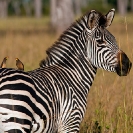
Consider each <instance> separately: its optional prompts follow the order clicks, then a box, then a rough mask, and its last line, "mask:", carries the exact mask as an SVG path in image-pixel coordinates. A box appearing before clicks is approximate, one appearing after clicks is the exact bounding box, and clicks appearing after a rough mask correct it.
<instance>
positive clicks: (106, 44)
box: [87, 9, 132, 76]
mask: <svg viewBox="0 0 133 133" xmlns="http://www.w3.org/2000/svg"><path fill="white" fill-rule="evenodd" d="M114 15H115V10H114V9H111V10H110V11H109V12H108V13H107V14H106V15H102V14H100V13H98V12H96V11H95V10H92V11H91V12H90V13H89V15H88V17H87V26H88V28H87V34H88V37H89V38H88V42H87V57H88V58H89V60H90V62H91V63H92V64H93V65H94V66H95V67H97V68H103V69H105V70H108V71H111V72H116V73H117V74H118V75H119V76H126V75H127V74H128V73H129V71H130V69H131V66H132V63H131V62H130V60H129V58H128V57H127V55H126V54H125V53H124V52H123V51H122V50H120V49H119V47H118V45H117V42H116V39H115V37H114V36H113V35H112V34H111V33H110V32H109V31H108V30H107V28H108V27H109V26H110V25H111V23H112V21H113V18H114Z"/></svg>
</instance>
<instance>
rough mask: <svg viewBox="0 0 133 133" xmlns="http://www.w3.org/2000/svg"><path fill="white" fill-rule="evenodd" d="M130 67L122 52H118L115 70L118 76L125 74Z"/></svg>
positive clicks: (130, 64) (129, 62)
mask: <svg viewBox="0 0 133 133" xmlns="http://www.w3.org/2000/svg"><path fill="white" fill-rule="evenodd" d="M131 67H132V63H131V61H130V60H129V58H128V57H127V55H126V54H125V53H124V52H120V53H119V54H118V65H117V66H116V68H115V69H116V72H117V74H118V75H119V76H127V74H128V73H129V72H130V70H131Z"/></svg>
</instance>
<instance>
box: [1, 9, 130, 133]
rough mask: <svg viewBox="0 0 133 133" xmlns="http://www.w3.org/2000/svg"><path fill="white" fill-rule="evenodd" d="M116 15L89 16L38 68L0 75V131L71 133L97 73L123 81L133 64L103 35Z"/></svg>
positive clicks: (93, 13)
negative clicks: (116, 75) (113, 74)
mask: <svg viewBox="0 0 133 133" xmlns="http://www.w3.org/2000/svg"><path fill="white" fill-rule="evenodd" d="M114 12H115V10H114V9H112V10H110V11H109V12H108V13H107V14H106V15H105V16H104V15H102V14H100V13H98V12H96V11H95V10H92V11H91V12H89V13H88V14H86V15H84V16H83V17H82V18H80V19H79V20H78V21H76V22H75V23H74V24H73V25H71V26H70V28H69V29H68V30H66V31H65V32H64V33H63V34H62V36H61V37H60V38H59V40H58V41H57V42H56V43H55V44H54V45H53V46H52V47H51V48H50V49H48V50H47V54H48V56H47V58H46V59H45V60H42V61H41V63H40V68H38V69H36V70H34V71H30V72H27V73H26V72H23V71H19V70H14V69H7V68H1V69H0V119H1V124H0V129H1V132H2V131H3V132H4V131H5V132H8V133H21V132H22V133H29V132H32V133H33V132H35V133H45V132H48V133H57V132H58V133H74V132H78V131H79V125H80V123H81V121H82V118H83V117H84V113H85V111H86V105H87V94H88V91H89V89H90V86H91V85H92V82H93V80H94V77H95V75H96V71H97V68H103V69H105V70H108V71H111V72H116V73H117V74H118V75H119V76H126V75H127V74H128V73H129V71H130V69H131V62H130V61H129V59H128V57H127V56H126V54H125V53H124V52H123V51H121V50H120V49H119V48H118V46H117V44H116V40H115V38H114V36H113V35H112V34H111V33H110V32H109V31H108V30H106V28H107V27H109V26H110V25H111V23H112V20H113V18H114Z"/></svg>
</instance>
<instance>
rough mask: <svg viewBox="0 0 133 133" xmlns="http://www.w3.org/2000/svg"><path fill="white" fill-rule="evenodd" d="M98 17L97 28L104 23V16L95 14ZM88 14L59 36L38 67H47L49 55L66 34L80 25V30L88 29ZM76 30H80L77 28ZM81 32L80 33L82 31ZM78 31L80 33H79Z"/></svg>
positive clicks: (49, 59) (50, 59)
mask: <svg viewBox="0 0 133 133" xmlns="http://www.w3.org/2000/svg"><path fill="white" fill-rule="evenodd" d="M97 13H98V14H99V15H98V16H99V26H102V25H104V24H105V23H106V18H105V16H104V15H102V14H101V13H100V12H97ZM89 14H90V12H87V13H85V14H84V15H83V16H81V17H80V18H79V19H78V20H76V21H75V22H73V23H72V24H71V25H70V26H69V27H68V28H67V29H66V30H65V31H64V32H63V33H62V34H61V35H60V37H59V38H58V39H57V41H55V43H54V44H53V45H52V46H51V47H50V48H48V49H47V50H46V54H47V57H46V59H43V60H41V61H40V63H39V66H40V67H43V66H47V65H48V64H50V63H51V62H52V57H51V53H52V52H53V51H54V50H55V48H57V47H58V46H59V45H60V41H61V40H62V38H64V37H66V35H67V34H68V32H70V31H73V28H76V27H78V26H79V25H80V27H82V30H83V29H84V28H86V27H88V25H87V19H88V18H87V17H88V15H89ZM78 30H81V29H79V28H78ZM82 30H81V31H82ZM81 31H80V32H81Z"/></svg>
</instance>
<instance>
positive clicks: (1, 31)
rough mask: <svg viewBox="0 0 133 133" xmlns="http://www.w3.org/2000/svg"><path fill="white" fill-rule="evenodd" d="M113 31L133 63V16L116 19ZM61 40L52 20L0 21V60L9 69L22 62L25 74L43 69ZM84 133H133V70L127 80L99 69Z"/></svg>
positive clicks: (81, 127)
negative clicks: (43, 61) (42, 62)
mask: <svg viewBox="0 0 133 133" xmlns="http://www.w3.org/2000/svg"><path fill="white" fill-rule="evenodd" d="M109 31H110V32H111V33H112V34H113V35H114V36H115V37H116V40H117V43H118V45H119V47H120V48H121V49H122V50H123V51H124V52H125V53H126V54H127V56H128V57H129V58H130V60H131V61H132V62H133V15H131V14H130V15H127V16H126V17H120V16H118V15H116V16H115V18H114V21H113V23H112V25H111V26H110V28H109ZM58 37H59V35H57V34H54V33H53V32H52V29H51V27H50V24H49V18H41V19H38V20H37V19H34V18H8V19H2V20H0V60H1V61H2V60H3V58H4V57H5V56H8V57H9V58H8V60H7V67H10V68H16V65H15V64H16V63H15V58H16V57H17V58H19V59H20V60H21V61H22V62H23V63H24V66H25V71H29V70H33V69H36V68H38V67H39V62H40V60H41V59H43V58H45V57H46V50H47V48H49V47H50V46H51V45H52V44H53V43H54V42H55V41H56V40H57V38H58ZM80 129H81V130H80V133H133V70H132V69H131V71H130V74H129V75H128V76H125V77H119V76H118V75H117V74H115V73H111V72H107V71H104V70H102V69H99V70H98V72H97V75H96V77H95V80H94V82H93V85H92V87H91V89H90V92H89V94H88V103H87V111H86V114H85V117H84V119H83V121H82V123H81V126H80Z"/></svg>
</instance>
